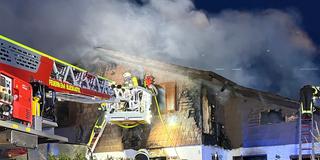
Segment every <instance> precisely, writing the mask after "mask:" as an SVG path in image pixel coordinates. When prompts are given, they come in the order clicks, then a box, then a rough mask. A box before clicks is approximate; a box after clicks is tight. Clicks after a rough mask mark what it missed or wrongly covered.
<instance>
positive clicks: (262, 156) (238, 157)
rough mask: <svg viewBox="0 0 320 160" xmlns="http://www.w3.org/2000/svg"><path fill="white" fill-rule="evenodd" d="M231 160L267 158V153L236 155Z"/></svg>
mask: <svg viewBox="0 0 320 160" xmlns="http://www.w3.org/2000/svg"><path fill="white" fill-rule="evenodd" d="M233 160H267V155H252V156H236V157H233Z"/></svg>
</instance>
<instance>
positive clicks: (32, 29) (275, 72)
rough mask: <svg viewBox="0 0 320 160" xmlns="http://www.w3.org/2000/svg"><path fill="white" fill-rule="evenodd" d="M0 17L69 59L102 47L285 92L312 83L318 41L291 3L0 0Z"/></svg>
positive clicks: (14, 31) (18, 33)
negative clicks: (206, 5) (212, 7)
mask: <svg viewBox="0 0 320 160" xmlns="http://www.w3.org/2000/svg"><path fill="white" fill-rule="evenodd" d="M0 18H1V25H0V33H1V34H4V35H7V36H9V37H12V38H14V39H17V40H18V41H21V42H23V43H25V44H27V45H31V46H33V47H34V48H38V49H40V50H42V51H46V52H49V53H51V54H54V55H55V56H57V57H59V58H64V59H68V60H70V61H78V60H80V59H82V61H83V62H85V58H86V57H87V56H90V52H94V50H93V49H92V48H94V47H97V46H102V47H104V48H108V49H112V50H117V51H122V52H125V53H128V54H133V55H137V56H142V57H146V58H151V59H157V60H162V61H166V62H168V63H175V64H180V65H185V66H189V67H194V68H200V69H205V70H211V71H214V72H216V73H218V74H221V75H222V76H225V77H227V78H228V79H230V80H232V81H235V82H237V83H238V84H240V85H243V86H247V87H253V88H256V89H262V90H265V91H272V92H274V93H279V94H282V95H286V96H291V97H296V96H297V94H298V89H299V88H300V87H301V86H302V85H303V84H307V83H312V84H317V83H319V80H318V79H319V76H318V74H317V72H318V68H317V67H318V66H316V65H315V64H314V62H312V61H313V58H314V57H316V56H317V55H316V53H317V52H318V51H317V47H316V46H315V44H314V43H313V42H312V40H310V38H309V37H308V35H306V33H305V32H304V31H303V30H302V29H301V27H300V26H299V23H300V17H299V16H298V14H297V13H296V12H294V11H291V10H288V11H280V10H274V9H268V10H260V11H236V10H225V11H222V12H220V13H215V14H206V13H204V12H203V11H201V10H198V9H196V8H195V6H194V4H193V2H192V1H191V0H146V1H143V4H138V3H136V2H134V1H125V0H96V1H93V0H69V1H64V0H56V1H50V0H42V1H36V0H29V1H23V2H22V1H19V0H3V1H1V2H0ZM79 57H81V58H79ZM83 59H84V60H83ZM88 63H90V62H88Z"/></svg>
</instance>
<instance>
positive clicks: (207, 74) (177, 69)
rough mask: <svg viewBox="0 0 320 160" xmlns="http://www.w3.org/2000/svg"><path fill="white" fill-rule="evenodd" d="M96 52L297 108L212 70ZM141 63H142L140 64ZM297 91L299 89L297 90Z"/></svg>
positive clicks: (106, 57) (295, 103)
mask: <svg viewBox="0 0 320 160" xmlns="http://www.w3.org/2000/svg"><path fill="white" fill-rule="evenodd" d="M96 50H97V52H96V53H94V54H95V55H94V56H93V57H95V59H97V58H98V59H101V60H103V61H114V62H117V63H125V64H126V65H140V66H146V67H152V68H155V69H158V70H167V71H170V72H173V73H180V74H183V75H186V76H189V77H192V78H197V79H202V80H206V81H209V82H213V81H215V82H216V81H219V82H220V83H221V85H226V87H227V88H228V89H230V90H232V91H234V92H236V93H238V94H241V95H243V96H244V97H250V98H258V99H259V98H261V97H263V99H265V100H267V101H269V102H272V103H275V104H279V105H282V106H286V107H290V108H296V109H298V108H299V102H298V101H296V100H293V99H290V98H288V97H284V96H280V95H278V94H274V93H271V92H265V91H260V90H256V89H252V88H247V87H243V86H241V85H238V84H237V83H235V82H233V81H231V80H229V79H227V78H225V77H223V76H221V75H218V74H217V73H214V72H212V71H205V70H200V69H195V68H190V67H185V66H180V65H175V64H170V63H164V62H161V61H158V60H153V59H146V58H143V57H137V56H131V55H128V54H124V53H122V52H118V51H113V50H108V49H104V48H96ZM142 64H143V65H142ZM297 92H299V91H297Z"/></svg>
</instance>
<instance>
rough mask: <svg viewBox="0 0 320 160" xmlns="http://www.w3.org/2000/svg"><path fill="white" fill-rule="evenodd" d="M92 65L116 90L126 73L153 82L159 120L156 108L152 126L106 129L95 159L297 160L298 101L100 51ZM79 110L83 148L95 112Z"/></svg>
mask: <svg viewBox="0 0 320 160" xmlns="http://www.w3.org/2000/svg"><path fill="white" fill-rule="evenodd" d="M90 61H92V62H94V63H95V64H99V66H100V67H99V68H100V73H103V74H104V76H105V77H108V78H109V79H111V80H114V81H116V82H117V83H118V84H121V83H123V74H124V73H126V72H130V73H131V74H132V75H134V76H136V77H138V79H140V83H141V84H142V83H143V82H142V80H143V78H144V76H145V75H153V76H154V77H155V85H156V87H157V89H158V95H157V100H158V102H159V106H160V113H161V114H160V115H159V114H158V112H157V107H156V106H155V105H154V104H155V102H153V106H152V113H153V117H152V120H151V124H148V125H139V126H137V127H135V128H132V129H123V128H121V127H118V126H116V125H112V124H108V125H107V127H106V129H105V130H104V133H103V135H102V137H101V139H100V141H99V143H98V146H97V148H96V150H95V153H94V156H95V157H96V158H97V159H121V158H130V157H132V156H133V155H134V154H135V151H134V150H139V149H147V150H148V152H149V154H150V157H154V158H155V157H157V158H158V159H161V158H162V159H165V158H171V159H188V160H201V159H205V160H211V159H215V158H216V159H217V158H218V159H226V160H238V159H239V160H240V159H247V160H251V159H257V160H260V159H261V160H264V159H270V160H271V159H272V160H273V159H294V158H296V156H297V155H298V145H297V144H298V141H299V139H298V119H299V117H298V109H299V104H298V103H297V102H296V101H293V100H290V99H288V98H285V97H281V96H278V95H274V94H270V93H266V92H262V91H257V90H253V89H250V88H245V87H242V86H239V85H237V84H236V83H234V82H232V81H230V80H228V79H226V78H224V77H222V76H219V75H217V74H215V73H213V72H210V71H202V70H197V69H192V68H187V67H182V66H177V65H171V64H166V63H162V62H159V61H154V60H149V59H148V60H146V59H143V58H137V57H130V56H128V55H124V54H122V53H116V52H112V51H105V50H101V51H100V52H99V53H97V55H96V56H92V57H91V59H90ZM101 68H102V69H101ZM297 92H298V91H297ZM79 107H80V108H81V110H82V112H81V113H78V116H77V117H82V118H77V120H74V121H76V122H74V124H76V126H78V127H75V128H74V129H75V130H78V131H77V132H78V133H79V136H78V139H77V138H75V139H74V140H75V141H77V140H78V142H82V141H83V142H85V141H86V139H87V138H88V136H87V135H88V131H90V129H89V128H90V127H91V125H92V123H93V121H94V120H93V119H94V117H96V112H95V111H94V110H92V107H83V106H79ZM81 115H83V116H81ZM84 116H85V118H84ZM160 116H161V117H162V118H163V119H164V122H165V123H164V124H163V123H161V121H160ZM316 118H317V117H316ZM91 119H92V121H91ZM90 123H91V124H90ZM166 128H167V129H166ZM61 129H62V130H63V128H61ZM64 129H65V130H66V129H68V127H66V128H64ZM79 137H80V140H79ZM305 154H306V155H307V154H310V152H308V151H307V152H305Z"/></svg>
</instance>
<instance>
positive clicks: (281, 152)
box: [94, 144, 320, 160]
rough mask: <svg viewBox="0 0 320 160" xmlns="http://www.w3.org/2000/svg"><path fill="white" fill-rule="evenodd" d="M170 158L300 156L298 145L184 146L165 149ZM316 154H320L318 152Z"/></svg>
mask: <svg viewBox="0 0 320 160" xmlns="http://www.w3.org/2000/svg"><path fill="white" fill-rule="evenodd" d="M163 150H164V151H165V153H166V155H167V156H168V157H170V156H171V157H176V156H177V154H178V155H179V157H180V159H181V160H211V158H212V155H214V154H215V153H216V154H217V155H218V156H219V159H220V160H233V157H234V156H241V155H242V156H246V155H264V154H266V155H267V157H268V160H290V156H292V155H298V154H299V153H298V145H297V144H290V145H279V146H265V147H251V148H238V149H233V150H225V149H223V148H220V147H214V146H203V145H195V146H184V147H176V148H175V149H174V148H164V149H163ZM133 152H134V151H132V150H126V151H124V152H105V153H95V154H94V155H95V156H96V157H97V158H98V160H104V159H105V158H107V156H113V157H123V158H124V157H125V158H131V157H133V156H132V155H134V153H133ZM316 153H320V150H317V151H316ZM304 154H311V153H310V151H305V152H304Z"/></svg>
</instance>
